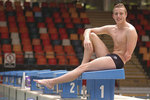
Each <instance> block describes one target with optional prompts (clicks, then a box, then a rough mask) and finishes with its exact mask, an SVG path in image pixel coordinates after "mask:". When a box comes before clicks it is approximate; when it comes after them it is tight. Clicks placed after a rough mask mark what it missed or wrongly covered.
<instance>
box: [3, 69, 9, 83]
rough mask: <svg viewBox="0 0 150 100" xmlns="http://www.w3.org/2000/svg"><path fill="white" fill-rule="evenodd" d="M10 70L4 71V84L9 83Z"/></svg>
mask: <svg viewBox="0 0 150 100" xmlns="http://www.w3.org/2000/svg"><path fill="white" fill-rule="evenodd" d="M8 79H9V71H8V72H4V73H3V84H8Z"/></svg>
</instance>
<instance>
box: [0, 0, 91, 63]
mask: <svg viewBox="0 0 150 100" xmlns="http://www.w3.org/2000/svg"><path fill="white" fill-rule="evenodd" d="M40 5H41V6H40ZM0 16H1V17H0V53H1V55H0V64H3V63H4V56H3V55H4V53H15V54H16V64H37V65H47V64H48V65H66V64H69V65H79V64H80V62H81V59H82V56H83V46H82V41H83V33H84V30H85V28H84V26H85V25H86V24H89V23H90V22H89V19H88V17H87V15H86V12H85V11H84V9H83V8H82V6H81V5H80V4H77V5H76V4H73V3H56V2H50V3H47V2H41V4H40V3H38V2H32V3H31V2H24V3H23V5H21V2H20V1H15V2H11V1H6V2H0Z"/></svg>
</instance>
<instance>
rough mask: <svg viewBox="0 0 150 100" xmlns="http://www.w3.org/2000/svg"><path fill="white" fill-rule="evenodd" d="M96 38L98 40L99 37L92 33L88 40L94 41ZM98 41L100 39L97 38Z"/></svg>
mask: <svg viewBox="0 0 150 100" xmlns="http://www.w3.org/2000/svg"><path fill="white" fill-rule="evenodd" d="M97 38H99V37H98V36H97V34H95V33H93V32H92V33H91V34H90V39H91V40H95V39H97ZM99 39H100V38H99Z"/></svg>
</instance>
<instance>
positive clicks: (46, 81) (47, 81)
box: [34, 79, 55, 89]
mask: <svg viewBox="0 0 150 100" xmlns="http://www.w3.org/2000/svg"><path fill="white" fill-rule="evenodd" d="M34 81H35V82H36V83H38V84H41V85H44V86H46V87H47V88H49V89H52V88H53V87H54V85H55V84H54V83H53V82H52V80H51V79H42V80H34Z"/></svg>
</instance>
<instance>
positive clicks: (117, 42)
mask: <svg viewBox="0 0 150 100" xmlns="http://www.w3.org/2000/svg"><path fill="white" fill-rule="evenodd" d="M131 28H133V26H132V25H131V24H128V25H127V26H126V27H124V28H122V29H119V28H118V27H117V26H116V25H113V26H112V28H111V30H110V31H109V32H110V35H111V37H112V39H113V42H114V50H113V53H115V54H117V55H119V56H120V58H121V59H122V60H123V62H124V63H125V58H124V55H125V52H126V48H127V34H128V32H129V30H130V29H131ZM131 34H132V33H131Z"/></svg>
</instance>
